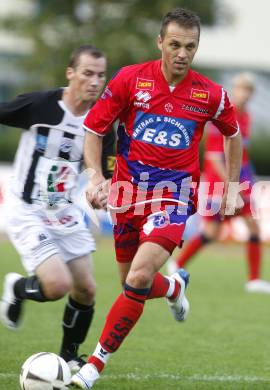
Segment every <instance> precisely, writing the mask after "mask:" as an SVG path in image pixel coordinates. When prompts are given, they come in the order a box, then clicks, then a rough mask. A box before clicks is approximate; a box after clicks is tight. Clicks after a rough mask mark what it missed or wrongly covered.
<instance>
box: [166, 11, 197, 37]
mask: <svg viewBox="0 0 270 390" xmlns="http://www.w3.org/2000/svg"><path fill="white" fill-rule="evenodd" d="M172 22H174V23H177V24H178V25H179V26H181V27H186V28H192V27H197V29H198V33H199V34H198V38H199V39H200V31H201V21H200V18H199V16H198V15H197V14H195V12H193V11H190V10H188V9H185V8H175V9H174V10H172V11H170V12H168V13H167V14H166V15H165V16H164V18H163V20H162V23H161V28H160V36H161V38H164V36H165V34H166V30H167V26H168V24H169V23H172Z"/></svg>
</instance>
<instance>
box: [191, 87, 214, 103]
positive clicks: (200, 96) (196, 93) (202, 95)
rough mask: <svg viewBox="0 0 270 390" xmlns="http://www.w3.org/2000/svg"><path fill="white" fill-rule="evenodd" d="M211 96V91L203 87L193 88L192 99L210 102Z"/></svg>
mask: <svg viewBox="0 0 270 390" xmlns="http://www.w3.org/2000/svg"><path fill="white" fill-rule="evenodd" d="M209 96H210V92H209V91H204V90H203V89H194V88H192V89H191V96H190V97H191V99H195V100H200V101H202V102H206V103H207V102H208V100H209Z"/></svg>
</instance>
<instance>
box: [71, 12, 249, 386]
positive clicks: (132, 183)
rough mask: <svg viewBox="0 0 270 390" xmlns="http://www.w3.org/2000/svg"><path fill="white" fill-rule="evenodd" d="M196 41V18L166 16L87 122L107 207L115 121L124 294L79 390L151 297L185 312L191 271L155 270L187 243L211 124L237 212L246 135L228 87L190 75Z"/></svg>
mask: <svg viewBox="0 0 270 390" xmlns="http://www.w3.org/2000/svg"><path fill="white" fill-rule="evenodd" d="M199 35H200V21H199V18H198V17H197V15H196V14H194V13H193V12H191V11H189V10H184V9H181V8H179V9H176V10H174V11H172V12H169V13H168V14H167V15H166V16H165V17H164V19H163V22H162V26H161V31H160V35H159V38H158V47H159V49H160V50H161V53H162V58H161V60H157V61H150V62H147V63H144V64H139V65H131V66H127V67H124V68H122V69H121V70H120V71H119V72H118V74H117V75H116V76H115V77H114V78H113V79H112V80H111V81H110V83H109V84H108V86H107V88H106V89H105V91H104V93H103V95H102V96H101V98H100V99H99V101H98V102H97V104H96V105H95V107H94V108H93V110H92V111H91V114H90V115H88V116H87V118H86V120H85V122H84V127H85V129H86V130H87V132H86V138H85V161H86V165H87V166H88V167H91V168H92V169H94V170H95V172H96V173H95V175H94V177H93V180H92V187H91V188H90V189H89V191H88V200H89V201H90V202H91V203H93V201H94V202H97V203H98V202H99V201H100V203H102V204H104V202H105V201H106V185H104V182H105V179H104V178H103V176H102V173H101V172H102V171H101V167H100V156H101V140H102V136H103V135H105V134H106V133H107V132H108V130H109V125H111V124H112V123H113V122H114V121H115V120H116V119H117V118H118V119H119V128H118V137H119V141H118V148H117V162H116V167H115V172H114V177H113V180H112V187H111V188H112V189H111V191H110V192H111V194H110V195H111V196H110V199H109V202H108V203H109V204H108V207H109V208H111V210H112V211H113V215H112V217H113V220H114V237H115V249H116V258H117V261H118V265H119V271H120V278H121V281H122V283H123V292H122V293H121V294H120V295H119V296H118V298H117V299H116V301H115V302H114V304H113V306H112V307H111V310H110V312H109V313H108V315H107V319H106V323H105V326H104V329H103V331H102V334H101V337H100V339H99V342H98V345H97V347H96V350H95V352H94V353H93V355H92V356H91V357H90V358H89V359H88V364H86V365H85V366H83V367H82V369H81V370H80V371H79V372H78V373H77V374H76V375H74V376H73V377H72V383H73V384H75V385H77V386H78V387H80V388H83V389H89V388H92V386H93V384H94V383H95V381H96V380H97V379H98V377H99V373H100V372H101V370H102V369H103V367H104V364H105V363H106V362H107V361H108V359H109V357H110V356H111V354H112V353H113V352H115V351H116V350H117V349H118V348H119V347H120V345H121V343H122V341H123V340H124V339H125V337H126V336H127V335H128V334H129V332H130V330H131V329H132V328H133V326H134V325H135V324H136V322H137V321H138V320H139V318H140V316H141V314H142V312H143V308H144V304H145V301H146V300H148V299H152V298H160V297H166V298H167V302H168V304H169V307H170V309H171V311H172V313H173V315H174V318H175V319H176V320H177V321H182V320H184V319H185V318H186V316H187V312H188V307H189V305H188V301H187V299H186V297H185V287H186V285H187V282H188V274H187V273H186V272H185V271H183V270H178V272H176V273H175V274H174V275H172V277H171V278H169V277H164V276H163V275H161V274H160V273H159V270H160V268H161V267H162V266H163V264H164V263H165V262H166V260H167V259H168V257H169V255H170V253H171V252H172V251H173V249H174V248H175V247H176V246H177V245H180V244H181V241H182V234H183V231H184V228H185V222H186V220H187V218H188V216H189V215H190V214H192V213H194V212H195V210H196V197H197V191H196V189H194V188H193V187H196V185H195V184H198V181H199V177H200V170H199V153H198V147H199V141H200V139H201V137H202V133H203V128H204V125H205V123H206V122H207V121H209V120H213V121H214V123H215V124H216V125H217V126H218V128H219V130H220V131H221V132H222V134H224V135H225V138H226V145H227V147H228V154H227V157H228V159H227V164H228V171H227V172H228V176H227V178H226V190H225V192H224V197H223V199H222V205H221V214H222V215H224V213H225V205H226V204H227V206H228V207H229V208H232V207H233V205H232V204H231V199H230V196H229V194H228V191H227V184H228V182H232V181H233V182H238V180H239V171H240V162H241V149H242V146H241V135H240V133H239V131H238V125H237V122H236V119H235V114H234V109H233V107H232V105H231V104H230V102H229V100H228V97H227V94H226V92H225V91H224V90H223V88H222V87H221V86H218V85H217V84H215V83H213V82H212V81H211V80H209V79H207V78H206V77H204V76H202V75H200V74H198V73H196V72H194V71H192V70H191V69H190V65H191V62H192V60H193V57H194V55H195V53H196V51H197V48H198V44H199ZM191 182H193V183H195V184H194V186H192V185H191ZM95 185H96V186H97V189H98V191H97V189H96V188H95ZM163 190H164V191H163ZM158 203H159V205H158ZM124 206H126V207H124ZM143 206H144V207H143Z"/></svg>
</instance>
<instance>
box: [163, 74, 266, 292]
mask: <svg viewBox="0 0 270 390" xmlns="http://www.w3.org/2000/svg"><path fill="white" fill-rule="evenodd" d="M253 92H254V80H253V77H252V75H251V74H249V73H240V74H238V75H236V76H235V78H234V80H233V89H232V100H233V104H234V107H235V112H236V118H237V122H238V124H239V127H240V130H241V134H242V139H243V157H242V167H241V173H240V182H241V183H244V182H247V183H248V188H247V189H246V190H245V191H243V192H242V193H241V195H242V198H243V200H244V207H243V208H242V210H241V213H240V215H241V216H242V217H243V219H244V221H245V223H246V225H247V228H248V230H249V239H248V241H247V265H248V281H247V283H246V284H245V289H246V291H248V292H261V293H268V294H269V293H270V283H269V282H266V281H264V280H261V279H260V268H261V242H260V233H259V227H258V224H257V222H256V220H255V219H254V218H253V217H252V214H251V207H250V194H251V187H252V185H253V184H254V175H253V169H252V166H251V164H250V161H249V156H248V149H247V147H248V143H249V137H250V115H249V113H248V111H247V103H248V102H249V100H250V98H251V96H252V95H253ZM225 179H226V172H225V164H224V151H223V136H222V134H221V133H220V132H219V131H218V129H217V128H216V126H214V125H213V124H212V123H211V124H210V125H209V126H208V131H207V137H206V140H205V156H204V181H205V182H207V183H210V186H209V188H207V189H205V191H207V192H208V197H209V199H211V198H212V196H213V190H214V183H217V182H222V181H224V180H225ZM212 201H213V199H212ZM220 229H221V220H220V218H219V214H215V215H211V216H210V215H209V216H204V228H203V232H201V233H200V234H198V235H197V236H195V237H194V238H192V239H191V240H190V241H189V242H188V243H187V245H186V246H185V247H184V248H183V249H182V251H181V253H179V256H178V257H177V259H176V261H174V260H173V259H172V258H171V259H170V260H169V262H168V271H169V273H173V272H174V271H175V270H176V269H177V268H179V267H184V266H185V265H186V264H187V262H189V260H191V258H192V257H193V256H194V255H195V254H196V253H197V252H198V251H199V250H200V249H201V248H203V247H204V246H205V245H206V244H208V243H209V242H212V241H213V240H216V239H217V238H218V236H219V233H220Z"/></svg>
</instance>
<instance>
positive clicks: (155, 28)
mask: <svg viewBox="0 0 270 390" xmlns="http://www.w3.org/2000/svg"><path fill="white" fill-rule="evenodd" d="M33 4H34V7H33V13H32V14H30V15H29V16H24V17H21V16H15V17H11V18H9V19H8V20H4V23H5V27H6V28H7V29H9V30H10V31H12V32H15V33H18V35H19V36H20V37H26V38H29V39H31V40H32V42H33V51H32V55H31V56H29V55H28V56H26V57H25V58H23V59H20V65H21V67H22V68H23V69H24V70H25V71H26V73H27V74H28V75H29V76H30V77H29V78H28V82H27V85H28V87H29V88H30V89H32V88H43V87H45V88H50V87H55V86H56V85H65V77H64V69H65V67H66V65H67V62H68V58H69V55H70V53H71V51H72V50H73V49H74V48H75V47H76V46H79V45H81V44H85V43H91V44H94V45H95V46H97V47H98V48H100V49H102V50H103V51H104V52H105V53H106V55H107V56H108V59H109V76H110V75H111V73H112V72H114V71H115V70H116V69H118V68H119V67H121V66H123V65H128V64H132V63H137V62H142V61H147V60H150V59H153V58H157V57H158V56H159V52H158V49H157V47H156V43H155V41H156V36H157V34H158V32H159V27H160V22H161V19H162V17H163V15H164V14H166V13H167V12H168V11H169V10H170V9H172V8H175V7H179V6H184V7H189V8H191V9H194V10H195V11H196V12H197V13H198V14H199V15H200V17H201V19H202V22H203V24H212V23H213V22H214V15H215V6H214V4H215V1H214V0H206V1H201V0H166V1H164V0H122V1H121V0H120V1H119V0H57V1H55V0H36V1H34V2H33Z"/></svg>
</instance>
